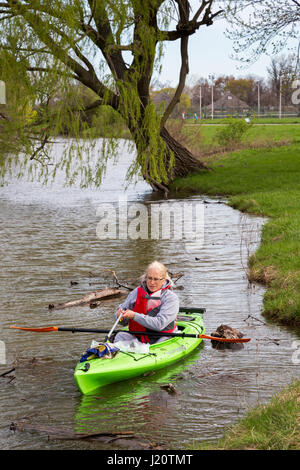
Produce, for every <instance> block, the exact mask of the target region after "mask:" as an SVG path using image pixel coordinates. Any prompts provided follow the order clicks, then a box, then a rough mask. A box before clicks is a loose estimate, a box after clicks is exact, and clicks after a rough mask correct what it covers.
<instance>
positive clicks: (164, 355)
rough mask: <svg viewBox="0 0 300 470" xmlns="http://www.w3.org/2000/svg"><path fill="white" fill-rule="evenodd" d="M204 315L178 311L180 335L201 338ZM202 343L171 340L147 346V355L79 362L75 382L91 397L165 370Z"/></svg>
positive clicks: (126, 354) (124, 354) (129, 354)
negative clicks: (115, 383)
mask: <svg viewBox="0 0 300 470" xmlns="http://www.w3.org/2000/svg"><path fill="white" fill-rule="evenodd" d="M204 311H205V309H200V308H188V309H184V308H181V309H180V314H179V316H178V321H177V326H178V330H179V332H180V333H185V334H195V335H197V334H203V333H204V325H203V315H202V314H203V312H204ZM201 341H202V338H197V337H184V336H183V337H182V336H174V337H170V339H168V340H166V341H163V342H161V343H157V344H152V345H150V347H149V352H147V353H133V352H123V351H118V353H117V354H116V355H115V356H114V357H112V358H110V359H108V358H94V359H91V360H89V361H84V362H80V363H78V364H77V366H76V368H75V372H74V379H75V382H76V384H77V386H78V388H79V390H80V391H81V393H83V394H84V395H87V394H90V393H94V392H95V390H97V389H98V388H100V387H103V386H104V385H108V384H111V383H114V382H120V381H122V380H127V379H131V378H133V377H137V376H139V375H142V374H145V373H146V372H149V371H155V370H158V369H162V368H163V367H167V366H169V365H171V364H173V363H175V362H177V361H178V360H180V359H182V358H184V357H185V356H187V355H188V354H190V353H191V352H192V351H193V350H194V349H195V348H196V347H197V346H198V345H199V344H200V343H201ZM87 364H88V365H87Z"/></svg>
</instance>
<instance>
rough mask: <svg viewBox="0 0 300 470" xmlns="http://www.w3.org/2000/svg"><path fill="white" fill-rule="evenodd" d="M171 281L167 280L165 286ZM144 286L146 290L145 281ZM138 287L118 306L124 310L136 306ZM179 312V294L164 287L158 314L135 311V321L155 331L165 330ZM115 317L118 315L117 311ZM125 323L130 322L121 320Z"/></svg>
mask: <svg viewBox="0 0 300 470" xmlns="http://www.w3.org/2000/svg"><path fill="white" fill-rule="evenodd" d="M168 283H169V281H166V282H165V284H164V285H163V287H166V286H167V285H168ZM142 287H143V288H144V289H145V290H146V286H145V283H142ZM137 293H138V288H136V289H134V290H133V291H132V292H130V294H129V295H128V297H127V298H126V300H125V301H124V302H123V303H122V304H120V305H119V306H118V308H117V310H119V308H122V309H123V310H127V309H129V310H132V309H133V308H134V306H135V303H136V299H137ZM154 295H155V294H154ZM178 312H179V300H178V297H177V295H176V294H175V293H174V292H173V291H172V290H170V289H164V290H163V291H162V293H161V306H160V310H159V312H158V314H157V315H156V316H155V317H151V316H150V315H144V314H143V313H135V315H134V321H136V322H137V323H139V324H140V325H142V326H144V327H145V328H149V329H150V330H154V331H162V330H164V329H165V328H166V327H167V326H168V325H169V324H170V323H171V322H173V321H175V320H176V318H177V315H178ZM115 317H116V318H117V315H116V313H115ZM121 323H122V324H123V325H127V324H128V320H123V321H121Z"/></svg>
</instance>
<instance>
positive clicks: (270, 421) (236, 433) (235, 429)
mask: <svg viewBox="0 0 300 470" xmlns="http://www.w3.org/2000/svg"><path fill="white" fill-rule="evenodd" d="M299 423H300V381H296V382H295V383H293V384H292V385H291V386H290V387H289V388H287V389H286V390H285V391H283V392H282V393H280V394H277V395H276V396H274V397H273V399H272V400H271V402H270V403H268V404H267V405H261V406H258V407H257V408H254V409H253V410H251V411H249V412H248V414H247V415H246V416H245V417H244V418H243V419H241V420H240V421H239V422H238V423H237V424H236V425H234V426H232V427H231V428H230V429H229V430H228V431H227V433H226V435H225V437H223V438H222V439H220V440H218V441H216V442H204V443H201V444H200V445H197V444H195V445H194V446H193V448H194V449H199V450H223V449H226V450H229V449H232V450H233V449H234V450H298V449H299V442H300V424H299Z"/></svg>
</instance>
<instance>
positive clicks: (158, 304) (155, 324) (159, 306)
mask: <svg viewBox="0 0 300 470" xmlns="http://www.w3.org/2000/svg"><path fill="white" fill-rule="evenodd" d="M178 312H179V300H178V297H177V295H176V294H175V293H174V292H173V291H172V288H171V279H170V277H169V276H168V273H167V268H166V267H165V266H164V265H163V264H162V263H159V262H158V261H154V262H153V263H151V264H150V265H149V266H148V268H147V271H146V273H145V275H144V277H143V280H142V283H141V285H140V287H137V288H136V289H134V290H133V291H132V292H130V294H129V295H128V297H127V298H126V300H125V302H123V303H122V304H121V305H119V307H118V310H117V311H116V313H115V316H116V318H117V317H119V316H120V315H122V319H121V324H122V325H129V332H130V331H140V332H145V334H144V335H143V334H141V335H133V334H131V333H126V332H119V333H117V335H116V337H115V340H114V342H117V341H130V340H132V339H134V340H137V341H141V342H142V343H150V344H153V343H156V342H161V341H164V340H166V339H169V338H168V337H167V336H164V333H170V332H174V331H176V330H177V327H176V319H177V315H178ZM151 331H155V332H161V336H155V337H151V336H150V335H149V336H147V332H151Z"/></svg>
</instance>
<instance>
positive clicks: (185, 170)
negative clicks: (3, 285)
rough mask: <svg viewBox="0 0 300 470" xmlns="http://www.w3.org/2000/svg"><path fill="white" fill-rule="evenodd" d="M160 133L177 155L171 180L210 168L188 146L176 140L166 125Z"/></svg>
mask: <svg viewBox="0 0 300 470" xmlns="http://www.w3.org/2000/svg"><path fill="white" fill-rule="evenodd" d="M160 135H161V137H162V138H163V140H164V142H165V144H166V146H167V147H168V148H169V149H170V150H171V151H172V152H173V153H174V155H175V165H174V167H173V170H172V174H171V175H170V179H171V180H172V179H174V178H176V177H184V176H187V175H188V174H189V173H197V172H198V171H199V170H201V169H202V170H207V169H208V168H207V167H206V166H205V165H204V163H202V162H200V161H199V160H197V159H196V158H195V157H194V156H193V154H192V153H191V152H190V151H189V150H188V149H187V148H186V147H184V146H183V145H181V144H180V142H178V141H177V140H175V139H174V137H172V136H171V134H170V133H169V132H168V131H167V129H166V128H165V127H163V128H162V130H161V133H160Z"/></svg>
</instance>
